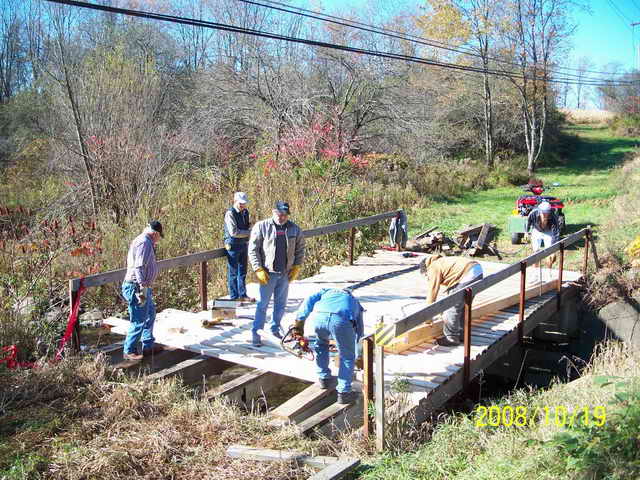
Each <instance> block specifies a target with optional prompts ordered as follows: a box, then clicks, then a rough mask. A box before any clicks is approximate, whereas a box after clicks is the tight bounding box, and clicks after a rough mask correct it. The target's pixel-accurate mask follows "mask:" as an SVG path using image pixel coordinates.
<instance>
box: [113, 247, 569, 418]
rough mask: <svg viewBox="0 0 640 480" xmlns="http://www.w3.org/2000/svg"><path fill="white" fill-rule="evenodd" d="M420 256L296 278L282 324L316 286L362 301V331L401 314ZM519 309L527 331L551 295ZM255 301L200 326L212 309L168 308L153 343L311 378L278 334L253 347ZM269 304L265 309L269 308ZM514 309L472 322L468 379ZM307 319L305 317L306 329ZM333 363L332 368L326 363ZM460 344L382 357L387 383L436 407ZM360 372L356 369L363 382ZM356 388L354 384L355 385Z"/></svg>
mask: <svg viewBox="0 0 640 480" xmlns="http://www.w3.org/2000/svg"><path fill="white" fill-rule="evenodd" d="M420 259H421V256H416V257H409V258H405V257H403V256H402V253H399V252H387V251H378V252H376V253H375V255H374V256H373V257H360V258H359V259H358V260H357V261H356V262H355V264H354V265H353V266H333V267H324V268H322V270H321V272H320V273H319V274H318V275H314V276H313V277H309V278H305V279H303V280H300V281H296V282H294V283H292V284H291V286H290V289H289V301H288V305H287V313H286V315H285V318H284V320H283V322H282V324H283V328H285V330H286V328H288V326H289V325H290V324H291V323H292V321H293V318H294V312H295V311H296V310H297V308H298V306H299V305H300V303H301V302H302V301H303V300H304V298H305V297H306V296H308V295H310V294H312V293H314V292H316V291H317V290H319V289H321V288H331V287H338V288H344V287H355V290H354V295H355V296H356V297H357V298H358V299H359V300H360V301H361V303H362V304H363V306H364V308H365V309H366V312H365V333H366V334H370V333H372V332H373V331H374V327H375V324H376V322H377V320H378V318H379V317H380V316H384V319H385V323H390V322H393V321H396V320H400V319H402V318H404V317H406V316H408V315H410V314H412V313H414V312H416V311H418V310H420V309H422V308H424V306H425V291H426V282H425V279H424V277H422V276H421V275H420V273H419V272H418V270H417V265H418V263H419V262H420ZM480 263H481V264H482V266H483V269H484V272H485V275H488V274H491V273H494V272H496V271H499V270H500V269H502V268H505V267H506V266H507V265H504V264H499V263H492V262H480ZM538 273H539V270H538V269H534V268H530V269H528V271H527V278H528V282H527V284H528V286H533V285H536V282H537V281H538V280H537V278H538ZM541 273H542V278H543V281H548V280H551V279H554V278H557V276H558V272H557V271H556V270H547V269H542V272H541ZM580 276H581V274H579V273H576V272H570V271H566V270H565V271H564V273H563V279H564V285H563V295H565V296H566V295H571V294H572V292H574V290H575V289H574V288H573V287H572V285H571V282H575V281H576V280H578V279H579V278H580ZM519 287H520V277H519V276H518V275H515V276H512V277H510V278H508V279H507V280H504V281H502V282H500V283H498V284H496V285H495V286H493V287H491V288H489V289H487V290H485V291H483V292H481V293H480V294H478V295H477V297H476V298H475V299H474V301H476V300H477V301H479V302H480V301H481V300H490V299H492V298H500V297H503V296H505V295H507V294H508V293H513V292H518V291H519ZM249 292H250V294H251V295H252V296H257V294H258V292H257V285H255V284H251V285H249ZM526 306H527V308H526V312H525V318H526V319H525V328H524V331H525V333H528V332H529V331H531V330H532V329H533V328H535V326H536V325H537V324H538V323H540V322H541V321H544V320H547V319H548V318H549V317H550V316H551V315H553V313H555V311H556V309H557V293H556V292H548V293H544V294H542V295H541V296H538V297H536V298H533V299H531V300H528V301H527V303H526ZM254 311H255V307H254V306H249V307H243V308H240V309H238V318H237V319H235V320H233V324H234V325H233V326H228V327H218V328H216V329H205V328H203V327H202V326H201V321H202V319H204V318H210V315H211V314H210V312H206V311H205V312H200V313H191V312H184V311H179V310H173V309H167V310H164V311H162V312H159V313H158V315H157V317H156V324H155V328H154V335H155V337H156V341H157V342H158V343H161V344H163V345H166V346H170V347H175V348H180V349H184V350H189V351H192V352H195V353H198V354H201V355H206V356H211V357H216V358H220V359H223V360H226V361H229V362H232V363H236V364H240V365H244V366H247V367H253V368H256V369H260V370H265V371H269V372H274V373H277V374H280V375H286V376H289V377H294V378H297V379H301V380H305V381H310V382H313V381H315V380H316V378H317V377H316V371H315V364H314V362H312V361H309V360H305V359H298V358H296V357H294V356H292V355H290V354H288V353H285V352H283V351H282V350H280V348H279V346H278V342H277V339H275V338H273V337H270V336H269V335H267V334H265V335H263V336H262V338H263V342H264V343H265V344H264V345H263V346H262V347H253V346H252V345H251V343H250V340H251V334H250V332H251V323H252V320H253V316H254ZM270 312H271V308H270V309H269V314H270ZM105 323H106V324H108V325H111V326H112V327H113V328H112V331H113V332H115V333H120V334H125V333H126V330H127V328H128V325H129V322H128V321H127V320H123V319H118V318H109V319H107V320H105ZM517 324H518V307H517V305H514V306H513V307H511V308H508V309H505V310H502V311H500V312H496V313H494V314H491V315H487V316H484V317H481V318H478V319H475V320H474V321H473V328H472V334H471V340H472V346H471V361H472V363H471V377H472V378H473V377H474V376H475V375H477V374H478V373H479V372H480V371H481V370H483V369H485V368H487V367H488V366H489V365H490V364H491V363H493V362H494V361H495V360H497V359H498V358H499V357H500V356H501V355H503V354H504V353H506V351H507V350H508V349H509V348H510V347H511V346H513V345H515V343H517V341H518V334H517ZM310 325H311V322H309V321H308V322H307V327H309V326H310ZM331 364H332V365H331V367H332V369H333V370H334V373H337V372H335V371H336V368H335V367H334V366H333V362H331ZM462 364H463V347H462V346H459V347H453V348H451V347H441V346H435V345H433V344H423V345H420V346H417V347H414V348H412V349H410V350H409V351H406V352H404V353H403V354H386V355H385V368H384V370H385V387H386V389H387V390H388V389H390V388H391V384H392V382H394V381H397V380H402V381H403V383H404V384H405V388H406V389H407V390H408V396H409V398H410V399H411V404H412V405H413V406H417V405H419V404H420V405H422V406H423V407H425V408H423V409H422V411H423V412H428V411H429V410H430V409H432V408H436V407H438V406H440V405H442V404H443V403H444V402H445V401H446V400H447V399H448V398H450V397H451V396H452V395H454V394H455V393H457V392H458V391H460V390H461V389H462ZM361 375H362V372H357V376H358V378H359V379H360V380H361ZM356 387H359V382H357V383H356Z"/></svg>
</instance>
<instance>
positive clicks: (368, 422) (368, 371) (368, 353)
mask: <svg viewBox="0 0 640 480" xmlns="http://www.w3.org/2000/svg"><path fill="white" fill-rule="evenodd" d="M362 363H363V365H362V366H363V370H364V372H363V378H362V380H363V382H362V397H363V398H362V404H363V412H362V418H363V420H364V424H363V426H362V429H363V431H364V438H365V440H368V439H369V436H370V435H371V433H372V432H373V419H372V418H371V416H370V415H369V406H370V405H371V402H372V401H373V339H372V338H365V339H364V340H363V341H362Z"/></svg>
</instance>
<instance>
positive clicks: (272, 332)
mask: <svg viewBox="0 0 640 480" xmlns="http://www.w3.org/2000/svg"><path fill="white" fill-rule="evenodd" d="M271 335H273V336H274V337H276V338H277V339H278V340H282V334H281V333H280V330H271Z"/></svg>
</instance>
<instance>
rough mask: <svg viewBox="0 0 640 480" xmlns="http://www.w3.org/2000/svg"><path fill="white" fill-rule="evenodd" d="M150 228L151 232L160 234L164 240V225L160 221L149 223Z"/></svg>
mask: <svg viewBox="0 0 640 480" xmlns="http://www.w3.org/2000/svg"><path fill="white" fill-rule="evenodd" d="M149 226H150V227H151V230H153V231H154V232H158V233H159V234H160V236H161V237H162V238H164V234H163V233H162V224H161V223H160V222H159V221H158V220H151V221H150V222H149Z"/></svg>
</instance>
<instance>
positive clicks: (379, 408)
mask: <svg viewBox="0 0 640 480" xmlns="http://www.w3.org/2000/svg"><path fill="white" fill-rule="evenodd" d="M375 361H376V372H375V397H376V450H377V451H379V452H381V451H383V450H384V447H385V441H384V437H385V427H386V425H385V420H384V407H385V405H384V347H383V346H381V345H376V347H375Z"/></svg>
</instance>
